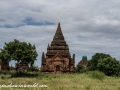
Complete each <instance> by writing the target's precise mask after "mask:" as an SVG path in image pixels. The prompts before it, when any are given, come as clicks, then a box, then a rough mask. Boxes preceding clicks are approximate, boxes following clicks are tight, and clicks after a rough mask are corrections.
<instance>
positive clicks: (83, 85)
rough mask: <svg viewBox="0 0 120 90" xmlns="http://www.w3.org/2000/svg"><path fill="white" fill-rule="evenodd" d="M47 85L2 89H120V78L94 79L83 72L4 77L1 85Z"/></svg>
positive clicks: (6, 89) (3, 89) (0, 80)
mask: <svg viewBox="0 0 120 90" xmlns="http://www.w3.org/2000/svg"><path fill="white" fill-rule="evenodd" d="M10 83H12V84H16V85H33V84H34V83H38V84H39V85H47V86H48V87H47V88H40V87H34V88H1V89H0V90H120V78H119V77H117V78H115V77H107V76H105V78H104V80H102V81H101V80H99V79H93V78H91V77H89V75H87V74H85V73H83V74H62V75H45V76H38V77H36V78H2V79H0V85H3V84H5V85H9V84H10Z"/></svg>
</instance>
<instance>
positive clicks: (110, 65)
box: [97, 57, 120, 76]
mask: <svg viewBox="0 0 120 90" xmlns="http://www.w3.org/2000/svg"><path fill="white" fill-rule="evenodd" d="M97 66H98V69H99V71H102V72H104V73H105V74H106V75H108V76H112V75H115V76H118V75H119V72H120V62H119V61H117V60H116V59H115V58H111V57H107V58H104V59H100V60H99V61H98V65H97Z"/></svg>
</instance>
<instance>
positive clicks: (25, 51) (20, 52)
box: [0, 39, 38, 65]
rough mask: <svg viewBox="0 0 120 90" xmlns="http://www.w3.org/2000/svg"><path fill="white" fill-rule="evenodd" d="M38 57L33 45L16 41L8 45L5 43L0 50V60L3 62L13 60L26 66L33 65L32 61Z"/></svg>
mask: <svg viewBox="0 0 120 90" xmlns="http://www.w3.org/2000/svg"><path fill="white" fill-rule="evenodd" d="M37 56H38V54H37V52H36V47H35V45H31V44H30V43H26V42H20V41H19V40H17V39H14V41H11V42H9V43H6V42H5V46H4V47H3V49H1V53H0V58H2V59H3V62H9V61H10V60H15V61H17V62H18V63H19V62H26V63H28V64H31V65H32V64H33V63H34V60H36V57H37Z"/></svg>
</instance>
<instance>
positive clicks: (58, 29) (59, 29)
mask: <svg viewBox="0 0 120 90" xmlns="http://www.w3.org/2000/svg"><path fill="white" fill-rule="evenodd" d="M57 31H61V26H60V22H59V23H58V27H57Z"/></svg>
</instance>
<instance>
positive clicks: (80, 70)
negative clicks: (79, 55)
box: [76, 64, 85, 73]
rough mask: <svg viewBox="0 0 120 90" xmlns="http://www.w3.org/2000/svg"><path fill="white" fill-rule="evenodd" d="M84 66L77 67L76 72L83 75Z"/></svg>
mask: <svg viewBox="0 0 120 90" xmlns="http://www.w3.org/2000/svg"><path fill="white" fill-rule="evenodd" d="M84 68H85V67H84V66H83V65H82V64H78V65H77V66H76V72H77V73H82V72H84Z"/></svg>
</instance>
